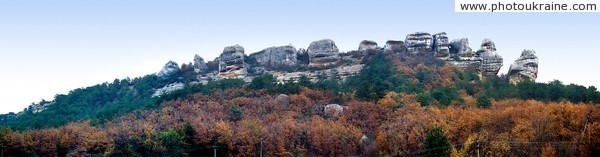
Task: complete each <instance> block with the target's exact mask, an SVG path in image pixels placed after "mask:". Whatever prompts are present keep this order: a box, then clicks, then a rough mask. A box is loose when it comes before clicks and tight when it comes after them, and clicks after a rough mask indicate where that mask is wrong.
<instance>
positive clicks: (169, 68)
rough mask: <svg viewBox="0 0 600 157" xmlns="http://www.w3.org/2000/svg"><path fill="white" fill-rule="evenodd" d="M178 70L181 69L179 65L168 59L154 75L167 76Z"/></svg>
mask: <svg viewBox="0 0 600 157" xmlns="http://www.w3.org/2000/svg"><path fill="white" fill-rule="evenodd" d="M179 71H181V69H180V68H179V65H177V63H176V62H174V61H169V62H167V64H165V66H163V68H162V70H160V72H158V73H157V74H156V76H158V77H167V76H169V75H172V74H175V73H178V72H179Z"/></svg>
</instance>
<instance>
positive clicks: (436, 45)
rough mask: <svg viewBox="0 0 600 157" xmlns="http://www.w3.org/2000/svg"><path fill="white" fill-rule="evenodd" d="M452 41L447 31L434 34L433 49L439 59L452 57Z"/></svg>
mask: <svg viewBox="0 0 600 157" xmlns="http://www.w3.org/2000/svg"><path fill="white" fill-rule="evenodd" d="M449 46H450V42H449V40H448V35H447V34H446V32H441V33H437V34H434V35H433V51H434V52H435V57H436V58H438V59H447V58H448V57H450V48H449Z"/></svg>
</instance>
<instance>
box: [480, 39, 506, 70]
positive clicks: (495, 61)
mask: <svg viewBox="0 0 600 157" xmlns="http://www.w3.org/2000/svg"><path fill="white" fill-rule="evenodd" d="M476 55H477V56H479V57H481V69H480V70H481V73H482V75H483V76H484V77H490V76H495V75H497V74H498V71H500V68H501V67H502V65H503V62H502V61H503V60H502V56H500V55H498V53H496V44H494V42H493V41H492V40H490V39H484V40H483V42H481V48H480V49H479V50H477V52H476Z"/></svg>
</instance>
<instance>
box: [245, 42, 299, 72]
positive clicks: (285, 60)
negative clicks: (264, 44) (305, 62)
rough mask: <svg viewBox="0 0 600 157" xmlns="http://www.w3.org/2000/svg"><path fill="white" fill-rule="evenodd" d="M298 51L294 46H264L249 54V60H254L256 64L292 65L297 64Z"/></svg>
mask: <svg viewBox="0 0 600 157" xmlns="http://www.w3.org/2000/svg"><path fill="white" fill-rule="evenodd" d="M297 56H298V51H297V50H296V48H295V47H294V46H291V45H288V46H278V47H270V48H266V49H264V50H262V51H259V52H256V53H253V54H250V55H249V56H248V58H249V60H251V61H255V62H256V64H257V65H258V66H267V67H276V66H294V65H296V64H298V59H297Z"/></svg>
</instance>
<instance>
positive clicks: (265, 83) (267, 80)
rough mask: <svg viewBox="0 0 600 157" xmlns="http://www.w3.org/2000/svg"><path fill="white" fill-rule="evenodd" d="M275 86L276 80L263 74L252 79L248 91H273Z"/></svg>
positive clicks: (269, 75) (270, 75)
mask: <svg viewBox="0 0 600 157" xmlns="http://www.w3.org/2000/svg"><path fill="white" fill-rule="evenodd" d="M275 85H277V79H275V77H273V75H272V74H264V75H262V76H258V77H255V78H253V79H252V82H251V83H250V84H249V85H248V88H249V89H266V90H273V89H274V88H275Z"/></svg>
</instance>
